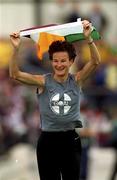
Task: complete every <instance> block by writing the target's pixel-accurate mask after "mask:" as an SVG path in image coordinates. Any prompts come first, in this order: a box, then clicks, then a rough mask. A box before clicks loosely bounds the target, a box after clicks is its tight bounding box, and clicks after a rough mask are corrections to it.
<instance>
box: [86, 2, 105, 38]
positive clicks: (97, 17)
mask: <svg viewBox="0 0 117 180" xmlns="http://www.w3.org/2000/svg"><path fill="white" fill-rule="evenodd" d="M89 20H90V21H91V23H92V24H93V25H94V26H95V27H96V29H97V30H98V32H100V34H101V35H103V34H104V32H105V30H106V28H107V25H108V21H107V18H106V15H105V14H104V13H103V11H102V9H101V6H100V4H99V3H98V2H94V4H93V6H92V8H91V11H90V13H89Z"/></svg>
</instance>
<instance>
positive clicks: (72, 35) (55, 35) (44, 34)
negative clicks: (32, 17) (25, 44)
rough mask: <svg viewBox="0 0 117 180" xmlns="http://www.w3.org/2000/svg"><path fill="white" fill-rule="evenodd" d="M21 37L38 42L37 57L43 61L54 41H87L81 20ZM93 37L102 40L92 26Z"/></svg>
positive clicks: (23, 32)
mask: <svg viewBox="0 0 117 180" xmlns="http://www.w3.org/2000/svg"><path fill="white" fill-rule="evenodd" d="M20 36H21V37H22V36H23V37H29V38H31V39H32V40H33V41H34V42H36V44H37V47H38V51H37V55H38V57H39V59H40V60H41V59H42V57H43V54H44V53H45V52H47V51H48V48H49V45H50V44H51V43H52V42H53V41H57V40H62V41H64V40H66V41H68V42H70V43H73V42H76V41H80V40H85V37H84V35H83V25H82V21H81V18H79V19H78V20H77V22H73V23H66V24H61V25H57V24H50V25H46V26H39V27H35V28H30V29H25V30H21V31H20ZM91 36H92V38H93V39H94V40H98V39H100V38H101V37H100V34H99V33H98V32H97V30H96V29H95V27H93V26H92V32H91Z"/></svg>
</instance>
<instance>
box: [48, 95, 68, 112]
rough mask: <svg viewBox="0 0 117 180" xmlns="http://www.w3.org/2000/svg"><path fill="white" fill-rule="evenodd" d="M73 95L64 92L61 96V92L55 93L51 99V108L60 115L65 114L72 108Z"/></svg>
mask: <svg viewBox="0 0 117 180" xmlns="http://www.w3.org/2000/svg"><path fill="white" fill-rule="evenodd" d="M70 102H71V97H70V96H69V95H68V94H67V93H64V94H63V95H62V96H60V94H59V93H57V94H54V95H53V96H52V97H51V99H50V107H51V110H52V111H53V112H54V113H55V114H58V115H65V114H67V113H68V112H69V110H70V108H71V105H70V104H71V103H70Z"/></svg>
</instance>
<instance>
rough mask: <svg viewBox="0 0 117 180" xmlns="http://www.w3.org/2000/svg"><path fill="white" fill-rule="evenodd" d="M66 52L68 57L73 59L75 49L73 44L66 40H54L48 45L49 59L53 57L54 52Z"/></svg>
mask: <svg viewBox="0 0 117 180" xmlns="http://www.w3.org/2000/svg"><path fill="white" fill-rule="evenodd" d="M61 51H63V52H67V53H68V55H69V59H70V60H71V59H72V60H73V61H74V59H75V57H76V51H75V48H74V47H73V45H72V44H71V43H69V42H67V41H54V42H53V43H52V44H51V45H50V46H49V50H48V53H49V58H50V60H52V59H53V54H54V53H56V52H61Z"/></svg>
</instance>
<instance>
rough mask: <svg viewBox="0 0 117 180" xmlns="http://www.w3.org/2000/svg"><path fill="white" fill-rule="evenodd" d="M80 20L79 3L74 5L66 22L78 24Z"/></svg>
mask: <svg viewBox="0 0 117 180" xmlns="http://www.w3.org/2000/svg"><path fill="white" fill-rule="evenodd" d="M78 18H81V13H80V8H79V4H78V2H74V3H72V8H71V12H70V13H69V14H68V15H67V17H66V18H65V22H66V23H70V22H76V21H77V19H78Z"/></svg>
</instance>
